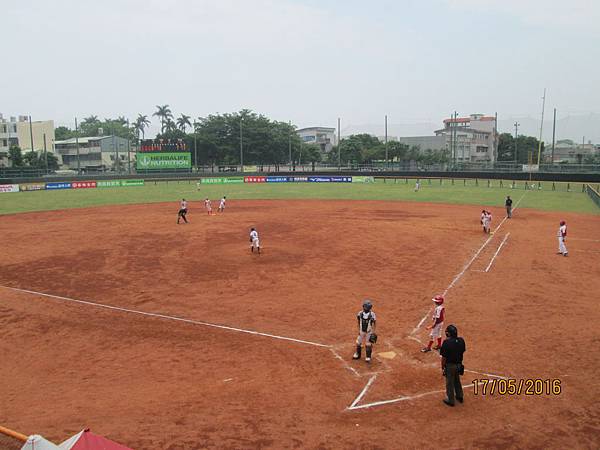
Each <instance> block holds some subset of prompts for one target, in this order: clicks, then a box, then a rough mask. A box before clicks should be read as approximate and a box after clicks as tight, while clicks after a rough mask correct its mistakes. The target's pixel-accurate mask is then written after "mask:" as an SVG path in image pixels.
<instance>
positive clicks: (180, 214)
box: [177, 198, 188, 223]
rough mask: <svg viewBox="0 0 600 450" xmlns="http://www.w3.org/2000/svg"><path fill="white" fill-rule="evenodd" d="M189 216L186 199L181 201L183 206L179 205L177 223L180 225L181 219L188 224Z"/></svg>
mask: <svg viewBox="0 0 600 450" xmlns="http://www.w3.org/2000/svg"><path fill="white" fill-rule="evenodd" d="M186 214H187V201H186V200H185V198H182V199H181V204H180V205H179V212H178V213H177V223H179V219H183V221H184V222H185V223H188V221H187V219H186V218H185V216H186Z"/></svg>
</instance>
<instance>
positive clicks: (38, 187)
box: [19, 183, 46, 191]
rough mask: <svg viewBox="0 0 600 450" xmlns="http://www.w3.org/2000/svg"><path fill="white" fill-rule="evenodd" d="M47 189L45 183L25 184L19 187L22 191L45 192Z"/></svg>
mask: <svg viewBox="0 0 600 450" xmlns="http://www.w3.org/2000/svg"><path fill="white" fill-rule="evenodd" d="M44 189H46V184H45V183H25V184H20V185H19V190H21V191H43V190H44Z"/></svg>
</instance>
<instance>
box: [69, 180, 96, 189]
mask: <svg viewBox="0 0 600 450" xmlns="http://www.w3.org/2000/svg"><path fill="white" fill-rule="evenodd" d="M95 187H96V182H95V181H73V182H72V183H71V189H90V188H95Z"/></svg>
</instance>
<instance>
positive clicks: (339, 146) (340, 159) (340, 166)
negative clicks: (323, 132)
mask: <svg viewBox="0 0 600 450" xmlns="http://www.w3.org/2000/svg"><path fill="white" fill-rule="evenodd" d="M340 123H341V121H340V118H339V117H338V143H337V144H338V172H339V171H341V170H342V143H341V141H340Z"/></svg>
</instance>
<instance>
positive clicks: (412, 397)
mask: <svg viewBox="0 0 600 450" xmlns="http://www.w3.org/2000/svg"><path fill="white" fill-rule="evenodd" d="M470 387H473V384H472V383H471V384H465V385H463V389H467V388H470ZM442 392H446V390H445V389H440V390H439V391H429V392H423V393H421V394H415V395H403V396H402V397H397V398H392V399H389V400H381V401H378V402H372V403H365V404H362V405H356V404H355V405H351V406H349V407H348V408H347V409H348V410H356V409H366V408H373V407H374V406H383V405H389V404H390V403H398V402H405V401H408V400H416V399H418V398H421V397H425V396H428V395H433V394H440V393H442Z"/></svg>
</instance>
